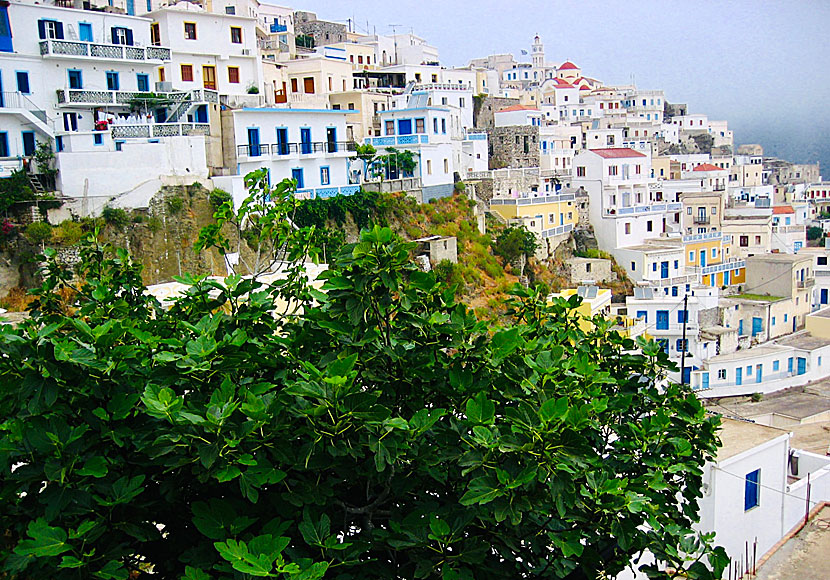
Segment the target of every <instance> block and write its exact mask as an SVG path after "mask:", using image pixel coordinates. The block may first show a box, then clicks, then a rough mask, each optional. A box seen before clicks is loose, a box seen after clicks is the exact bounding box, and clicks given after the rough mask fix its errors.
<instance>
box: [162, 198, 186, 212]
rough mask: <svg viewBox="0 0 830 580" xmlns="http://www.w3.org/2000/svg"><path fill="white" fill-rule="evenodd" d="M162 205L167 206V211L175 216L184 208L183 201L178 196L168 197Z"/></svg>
mask: <svg viewBox="0 0 830 580" xmlns="http://www.w3.org/2000/svg"><path fill="white" fill-rule="evenodd" d="M164 204H165V205H166V206H167V211H168V212H169V213H170V214H171V215H176V214H177V213H179V212H181V211H182V209H183V208H184V199H183V198H182V197H180V196H178V195H177V196H174V197H168V198H167V200H166V201H165V202H164Z"/></svg>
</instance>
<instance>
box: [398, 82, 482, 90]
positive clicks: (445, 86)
mask: <svg viewBox="0 0 830 580" xmlns="http://www.w3.org/2000/svg"><path fill="white" fill-rule="evenodd" d="M412 90H413V91H470V90H472V87H471V86H470V84H469V83H466V84H465V83H458V84H453V83H424V84H418V85H415V86H414V87H412Z"/></svg>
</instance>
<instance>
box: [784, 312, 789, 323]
mask: <svg viewBox="0 0 830 580" xmlns="http://www.w3.org/2000/svg"><path fill="white" fill-rule="evenodd" d="M789 317H790V315H789V314H785V315H784V322H787V319H788V318H789Z"/></svg>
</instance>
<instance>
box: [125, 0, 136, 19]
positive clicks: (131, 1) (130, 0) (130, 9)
mask: <svg viewBox="0 0 830 580" xmlns="http://www.w3.org/2000/svg"><path fill="white" fill-rule="evenodd" d="M127 14H129V15H130V16H135V0H127Z"/></svg>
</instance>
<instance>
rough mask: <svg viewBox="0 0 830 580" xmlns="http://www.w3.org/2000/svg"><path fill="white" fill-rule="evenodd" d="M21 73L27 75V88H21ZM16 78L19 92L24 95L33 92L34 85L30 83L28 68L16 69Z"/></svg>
mask: <svg viewBox="0 0 830 580" xmlns="http://www.w3.org/2000/svg"><path fill="white" fill-rule="evenodd" d="M20 75H26V76H25V77H24V78H25V79H26V90H25V91H24V90H22V89H21V88H20ZM14 80H15V81H16V82H17V92H19V93H21V94H24V95H31V94H32V86H31V85H30V84H29V71H27V70H16V71H14Z"/></svg>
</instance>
